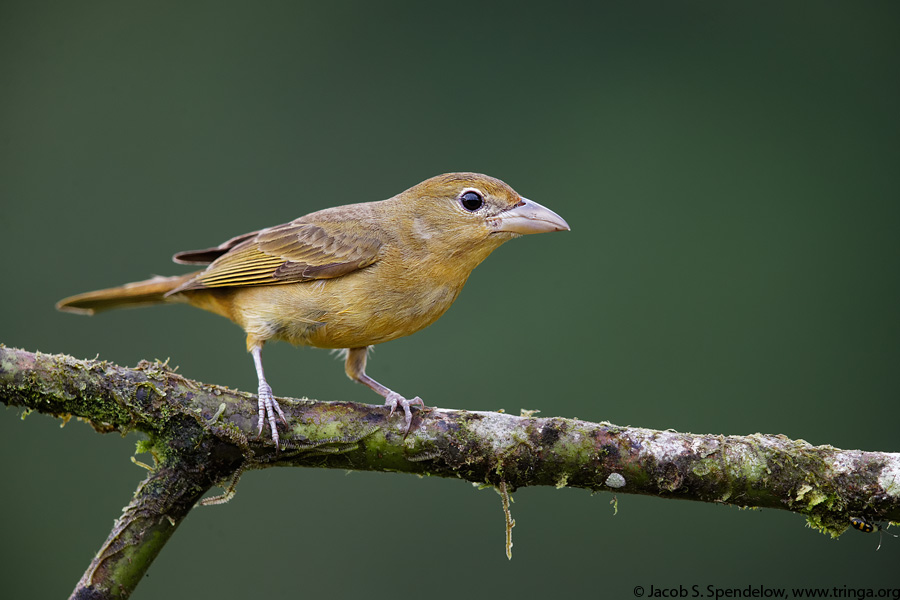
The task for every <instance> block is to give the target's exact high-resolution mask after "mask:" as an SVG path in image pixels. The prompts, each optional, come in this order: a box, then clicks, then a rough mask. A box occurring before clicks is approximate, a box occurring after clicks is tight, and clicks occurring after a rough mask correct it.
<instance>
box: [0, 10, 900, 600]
mask: <svg viewBox="0 0 900 600" xmlns="http://www.w3.org/2000/svg"><path fill="white" fill-rule="evenodd" d="M550 6H551V5H550V3H542V4H535V5H529V4H527V3H503V4H494V3H485V2H475V3H466V2H453V3H438V2H432V3H424V2H423V3H385V2H377V3H376V2H344V3H322V2H320V3H307V2H256V3H249V2H248V3H235V2H190V3H186V2H153V3H136V2H122V1H116V2H57V3H36V2H35V3H32V2H11V1H9V0H7V1H6V2H4V3H3V4H2V6H0V89H2V92H0V126H2V130H0V202H2V216H0V236H2V238H0V239H2V256H3V259H2V261H0V281H2V283H0V285H2V288H3V293H2V295H0V342H3V343H5V344H7V345H9V346H17V347H22V348H26V349H29V350H41V351H43V352H63V353H69V354H72V355H74V356H76V357H83V358H92V357H94V356H95V355H98V354H99V356H100V357H101V358H103V359H107V360H110V361H114V362H116V363H119V364H123V365H134V364H136V363H137V362H138V361H139V360H141V359H153V358H160V359H165V358H167V357H168V358H170V359H171V364H173V365H178V366H179V368H180V369H179V372H180V373H182V374H184V375H186V376H189V377H192V378H196V379H200V380H203V381H207V382H214V383H219V384H225V385H229V386H233V387H237V388H241V389H245V390H254V389H255V385H256V383H255V374H254V370H253V365H252V361H251V359H250V357H249V356H248V355H247V354H246V352H245V350H244V343H243V335H242V332H241V331H240V330H239V329H238V328H237V327H235V326H233V325H231V324H229V323H227V322H226V321H224V320H222V319H221V318H219V317H215V316H212V315H209V314H206V313H203V312H200V311H197V310H195V309H192V308H190V307H186V306H172V307H158V308H154V309H142V310H139V311H120V312H113V313H107V314H103V315H100V316H97V317H94V318H83V317H76V316H72V315H67V314H61V313H57V312H55V311H54V310H53V304H54V302H56V300H58V299H59V298H62V297H64V296H67V295H70V294H74V293H77V292H82V291H87V290H92V289H96V288H101V287H107V286H110V285H116V284H120V283H124V282H127V281H134V280H138V279H143V278H145V277H147V276H149V275H151V274H164V275H169V274H176V273H181V272H185V268H183V267H180V266H178V265H173V264H171V263H170V262H169V257H170V256H171V254H173V253H174V252H176V251H179V250H186V249H194V248H202V247H207V246H210V245H214V244H217V243H219V242H221V241H223V240H225V239H227V238H229V237H231V236H233V235H236V234H239V233H243V232H245V231H250V230H253V229H257V228H260V227H265V226H269V225H275V224H278V223H282V222H285V221H289V220H291V219H293V218H295V217H297V216H300V215H302V214H305V213H307V212H311V211H313V210H317V209H320V208H324V207H328V206H333V205H338V204H344V203H349V202H360V201H367V200H379V199H383V198H387V197H389V196H392V195H394V194H395V193H398V192H400V191H402V190H404V189H406V188H407V187H409V186H411V185H413V184H415V183H417V182H419V181H421V180H423V179H425V178H427V177H430V176H432V175H435V174H438V173H442V172H447V171H457V170H472V171H480V172H484V173H488V174H491V175H494V176H496V177H499V178H501V179H504V180H505V181H507V182H508V183H510V184H511V185H512V186H513V187H514V188H515V189H516V190H517V191H519V192H520V193H521V194H523V195H525V196H527V197H529V198H532V199H534V200H537V201H538V202H541V203H543V204H545V205H547V206H549V207H551V208H552V209H554V210H555V211H556V212H558V213H559V214H561V215H562V216H563V217H564V218H566V220H568V222H569V223H570V225H571V226H572V231H571V232H570V233H557V234H552V235H542V236H533V237H526V238H524V239H520V240H515V241H513V242H511V243H509V244H507V245H505V246H503V247H502V248H500V249H499V250H498V251H497V252H495V253H494V255H493V256H491V257H490V258H489V259H488V260H487V261H486V262H485V263H484V264H483V265H482V266H481V267H479V268H478V269H477V270H476V271H475V272H474V273H473V275H472V277H471V279H470V280H469V283H468V285H467V286H466V290H465V291H464V292H463V293H462V295H461V296H460V298H459V299H458V300H457V302H456V304H455V305H454V306H453V308H452V309H451V310H450V311H449V312H448V313H447V314H446V315H445V316H444V317H443V318H442V319H441V320H439V321H438V322H437V323H436V324H435V325H433V326H432V327H430V328H428V329H426V330H424V331H422V332H420V333H418V334H416V335H415V336H412V337H409V338H405V339H402V340H398V341H395V342H392V343H389V344H386V345H384V346H381V347H379V348H377V350H376V352H375V354H374V355H373V357H372V358H371V360H370V363H369V372H370V373H371V374H372V375H373V376H374V377H376V378H377V379H378V380H380V381H382V382H384V383H385V384H387V385H389V386H391V387H393V388H394V389H396V390H398V391H399V392H401V393H404V394H407V395H415V394H418V395H421V396H422V398H424V399H425V401H426V402H427V403H428V404H429V405H437V406H441V407H451V408H465V409H498V408H504V409H506V410H507V411H508V412H518V410H519V409H520V408H523V407H524V408H530V409H540V410H541V411H542V412H541V415H542V416H565V417H576V416H577V417H579V418H582V419H587V420H592V421H600V420H609V421H611V422H613V423H616V424H621V425H628V424H631V425H639V426H645V427H652V428H659V429H665V428H674V429H677V430H679V431H693V432H713V433H722V434H749V433H754V432H757V431H759V432H764V433H771V434H779V433H780V434H785V435H787V436H790V437H793V438H803V439H805V440H808V441H809V442H812V443H814V444H832V445H834V446H837V447H841V448H862V449H866V450H880V451H898V450H900V444H898V421H897V417H898V412H900V409H898V404H897V399H898V391H900V312H898V307H900V195H898V189H900V185H898V184H900V35H898V31H900V7H898V4H897V3H895V2H840V3H826V2H814V3H813V2H807V3H798V2H777V3H772V4H761V3H713V2H709V3H706V2H663V3H645V2H629V3H599V2H597V3H556V4H555V5H554V6H553V8H550ZM265 360H266V368H267V374H268V375H269V380H270V382H271V383H272V385H273V387H274V388H275V391H276V393H277V394H280V395H286V396H294V397H300V396H304V395H305V396H308V397H310V398H318V399H322V400H338V399H340V400H356V401H360V402H376V401H378V400H379V399H378V398H377V397H376V396H375V395H374V394H372V393H371V392H370V391H368V390H367V389H365V388H364V387H362V386H359V385H356V384H353V383H351V382H350V381H349V380H347V379H346V377H345V376H344V374H343V369H342V366H341V364H340V363H338V362H337V361H335V359H334V358H333V357H332V356H330V355H329V353H327V352H325V351H322V350H316V349H308V348H292V347H290V346H288V345H285V344H274V345H270V346H268V347H267V348H266V352H265ZM19 413H20V411H19V410H5V411H0V417H2V418H0V477H2V493H0V524H2V531H3V541H2V542H0V595H2V596H3V597H6V598H22V597H34V598H51V597H55V598H60V597H65V596H66V595H68V593H69V592H70V591H71V589H72V587H73V586H74V584H75V582H76V581H77V580H78V578H79V577H80V575H81V573H82V572H83V570H84V568H85V567H86V566H87V564H88V562H89V561H90V559H91V557H92V556H93V553H94V552H95V551H96V550H97V549H98V548H99V546H100V544H101V543H102V541H103V540H104V539H105V537H106V535H107V533H108V531H109V529H110V526H111V525H112V522H113V519H114V518H116V517H117V516H118V515H119V514H120V509H121V507H123V506H124V505H125V504H126V503H127V502H128V500H129V498H130V496H131V493H132V492H133V490H134V488H135V487H136V485H137V483H138V481H139V480H140V479H141V478H142V477H143V476H144V472H143V471H142V470H141V469H139V468H138V467H136V466H134V465H132V464H131V462H130V461H129V457H130V456H131V454H132V452H133V449H134V444H135V441H136V439H137V437H136V436H133V435H132V436H128V437H126V438H124V439H123V438H120V437H119V436H117V435H106V436H101V435H98V434H96V433H94V432H93V431H92V430H91V429H90V428H89V427H87V426H86V425H84V424H82V423H77V422H72V423H70V424H69V425H68V426H66V427H65V428H64V429H60V428H59V422H58V421H56V420H53V419H50V418H47V417H44V416H39V415H32V416H30V417H28V418H27V419H25V420H24V421H21V420H20V419H19V418H18V415H19ZM139 458H142V459H144V460H146V458H147V457H146V456H143V457H139ZM611 499H612V496H611V495H610V494H605V493H604V494H598V495H594V496H591V495H590V494H588V493H587V492H584V491H581V490H570V489H564V490H555V489H523V490H520V491H519V492H517V493H516V494H515V500H516V503H515V504H514V505H513V516H514V518H515V519H516V521H517V523H518V525H517V527H516V529H515V531H514V542H515V548H514V557H513V560H512V562H508V561H507V559H506V557H505V555H504V549H503V543H504V524H503V515H502V513H501V510H500V499H499V497H498V496H497V495H496V494H494V493H493V492H492V491H480V492H479V491H476V490H475V489H474V488H473V487H472V486H470V485H469V484H467V483H464V482H460V481H451V480H441V479H418V478H416V477H412V476H405V475H389V474H373V473H349V474H347V473H344V472H339V471H324V470H312V469H310V470H299V469H269V470H265V471H256V472H251V473H249V474H248V475H246V476H245V477H244V479H243V480H242V481H241V484H240V486H239V488H238V494H237V496H236V497H235V498H234V500H232V501H231V502H230V503H229V504H227V505H224V506H217V507H208V508H201V509H198V510H195V511H194V512H193V513H192V514H191V515H190V516H189V518H188V519H187V520H186V521H185V523H184V524H183V525H182V526H181V528H180V529H179V530H178V532H177V533H176V534H175V536H174V537H173V538H172V540H171V542H170V543H169V545H168V546H167V547H166V548H165V550H164V551H163V553H162V554H161V555H160V557H159V558H158V559H157V561H156V562H155V563H154V564H153V566H152V568H151V569H150V571H149V573H148V575H147V577H146V579H145V580H144V582H143V583H142V584H141V586H140V587H139V588H138V590H137V592H136V594H135V596H134V597H135V598H159V597H165V598H194V597H217V598H246V597H250V596H255V595H267V596H272V597H308V598H316V597H318V598H321V597H326V596H327V597H349V596H351V595H352V596H355V597H376V598H377V597H385V598H386V597H405V596H413V595H415V596H418V597H431V598H458V597H487V596H496V595H497V594H501V593H502V594H503V595H504V596H506V595H509V596H513V595H514V596H519V597H533V596H537V595H544V594H550V593H556V592H564V593H566V594H579V595H581V597H588V598H597V597H610V598H620V599H624V598H632V597H633V594H632V590H633V588H634V587H635V586H638V585H640V586H644V588H645V589H646V590H649V588H650V585H653V586H655V587H657V588H659V587H672V586H676V587H677V586H678V585H682V586H684V587H686V588H690V587H691V586H692V585H698V586H700V588H701V590H702V591H704V592H705V586H707V585H717V586H721V587H741V588H743V587H746V586H747V585H748V584H749V585H765V586H773V587H774V586H788V587H790V586H808V585H815V586H823V587H824V586H839V587H843V586H845V585H846V586H849V587H859V586H870V587H876V588H877V587H893V588H897V587H900V585H898V583H900V578H898V577H897V575H896V572H897V571H896V566H897V563H898V557H900V540H895V539H893V538H888V537H885V539H884V545H883V547H882V548H881V550H880V551H878V552H876V551H875V547H876V545H877V544H878V538H877V534H876V535H869V536H866V535H863V534H860V533H857V532H854V531H849V532H848V533H847V534H845V535H844V536H843V537H841V538H840V539H839V540H838V541H832V540H831V539H829V538H827V537H825V536H823V535H820V534H819V533H817V532H815V531H813V530H811V529H808V528H806V527H805V523H804V520H803V518H802V517H800V516H797V515H794V514H791V513H788V512H783V511H777V510H766V511H740V510H737V509H735V508H732V507H723V506H715V505H708V504H699V503H691V502H676V501H671V500H669V501H664V500H658V499H655V498H645V497H634V496H626V495H620V496H619V497H618V514H616V515H614V514H613V509H612V507H611V506H610V503H609V502H610V500H611Z"/></svg>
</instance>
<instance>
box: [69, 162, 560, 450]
mask: <svg viewBox="0 0 900 600" xmlns="http://www.w3.org/2000/svg"><path fill="white" fill-rule="evenodd" d="M568 229H569V226H568V224H567V223H566V222H565V221H564V220H563V219H562V218H561V217H560V216H559V215H557V214H556V213H554V212H553V211H551V210H549V209H547V208H545V207H543V206H541V205H540V204H538V203H537V202H532V201H531V200H526V199H525V198H523V197H521V196H520V195H519V194H517V193H516V192H515V191H514V190H513V189H512V188H511V187H509V186H508V185H506V184H505V183H504V182H502V181H500V180H499V179H494V178H493V177H488V176H487V175H480V174H477V173H448V174H446V175H439V176H437V177H433V178H431V179H428V180H426V181H423V182H422V183H420V184H418V185H416V186H414V187H412V188H410V189H408V190H406V191H405V192H403V193H401V194H398V195H397V196H394V197H393V198H390V199H388V200H382V201H380V202H368V203H364V204H349V205H347V206H336V207H334V208H327V209H325V210H320V211H318V212H314V213H310V214H308V215H306V216H304V217H300V218H299V219H295V220H294V221H291V222H290V223H286V224H284V225H277V226H275V227H270V228H268V229H261V230H259V231H254V232H251V233H246V234H244V235H240V236H237V237H235V238H232V239H230V240H228V241H227V242H225V243H223V244H221V245H219V246H216V247H215V248H209V249H206V250H196V251H189V252H180V253H178V254H176V255H175V257H174V260H175V262H178V263H187V264H205V265H208V266H207V267H206V268H205V269H203V270H202V271H197V272H194V273H188V274H186V275H180V276H175V277H155V278H153V279H148V280H146V281H140V282H137V283H129V284H126V285H123V286H120V287H115V288H110V289H105V290H99V291H96V292H88V293H85V294H79V295H77V296H72V297H70V298H66V299H64V300H61V301H60V302H59V303H58V304H57V308H58V309H60V310H65V311H71V312H77V313H82V314H93V313H95V312H99V311H102V310H107V309H110V308H118V307H125V306H138V305H144V304H157V303H163V302H187V303H189V304H192V305H193V306H196V307H198V308H202V309H205V310H208V311H211V312H214V313H216V314H219V315H222V316H223V317H227V318H229V319H231V320H232V321H234V322H235V323H237V324H238V325H240V326H241V327H242V328H243V329H244V331H245V332H246V333H247V349H248V351H249V352H250V354H251V355H252V356H253V362H254V364H255V365H256V374H257V376H258V377H259V433H260V434H262V430H263V427H264V425H265V423H266V422H267V421H268V423H269V426H270V428H271V430H272V438H273V440H274V441H275V444H276V445H278V427H277V423H276V415H277V416H279V417H280V418H281V419H282V421H285V422H286V418H285V415H284V412H283V411H282V410H281V407H280V406H279V405H278V402H277V401H276V400H275V397H274V396H273V394H272V388H271V387H270V386H269V384H268V383H267V382H266V378H265V375H264V374H263V367H262V358H261V351H262V347H263V344H265V342H267V341H269V340H285V341H288V342H290V343H292V344H295V345H304V346H316V347H318V348H339V349H344V350H345V352H346V363H345V367H344V368H345V371H346V373H347V375H348V376H349V377H350V379H353V380H354V381H358V382H360V383H362V384H364V385H366V386H368V387H369V388H371V389H372V390H374V391H375V392H377V393H378V394H380V395H381V396H382V397H384V398H385V406H390V407H391V414H393V413H394V410H396V409H398V408H402V409H403V412H404V416H405V422H406V431H407V432H408V431H409V427H410V424H411V422H412V413H411V411H410V406H411V405H419V406H423V407H424V403H423V402H422V400H421V399H420V398H418V397H416V398H413V399H412V400H407V399H406V398H404V397H403V396H401V395H400V394H398V393H397V392H394V391H393V390H390V389H388V388H387V387H385V386H383V385H381V384H380V383H378V382H377V381H375V380H374V379H372V378H371V377H369V376H368V375H366V356H367V352H368V349H369V347H370V346H372V345H374V344H380V343H382V342H387V341H389V340H393V339H395V338H398V337H402V336H405V335H409V334H411V333H415V332H416V331H418V330H420V329H422V328H423V327H426V326H428V325H430V324H431V323H433V322H434V321H435V320H437V318H438V317H440V316H441V315H442V314H443V313H444V311H446V310H447V309H448V308H449V307H450V305H451V304H453V301H454V300H455V299H456V296H457V295H458V294H459V292H460V290H462V287H463V285H464V284H465V283H466V279H468V277H469V274H470V273H471V272H472V269H474V268H475V267H476V266H478V264H479V263H480V262H481V261H483V260H484V259H485V258H487V256H488V255H489V254H490V253H491V252H492V251H493V250H494V249H495V248H497V247H498V246H500V244H502V243H503V242H505V241H507V240H510V239H512V238H514V237H518V236H519V235H521V234H527V233H542V232H547V231H562V230H568Z"/></svg>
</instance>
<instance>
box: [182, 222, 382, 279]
mask: <svg viewBox="0 0 900 600" xmlns="http://www.w3.org/2000/svg"><path fill="white" fill-rule="evenodd" d="M346 229H347V228H346V227H341V223H336V222H325V223H307V222H301V221H299V220H298V221H293V222H291V223H286V224H285V225H278V226H276V227H271V228H269V229H263V230H261V231H259V232H256V233H255V234H245V235H243V236H238V237H236V238H233V239H232V240H229V241H228V242H225V244H222V246H219V247H217V248H210V249H209V250H198V251H193V252H182V253H180V254H176V255H175V256H176V257H178V258H180V259H181V260H182V261H183V262H188V261H189V260H198V258H203V257H211V256H213V255H214V254H215V253H216V252H220V253H221V254H220V255H219V256H218V258H215V260H213V262H212V264H210V265H209V267H207V268H206V270H204V271H201V272H200V273H198V274H197V276H196V277H195V278H194V279H192V280H190V281H188V282H187V283H185V284H184V285H182V286H181V287H179V288H178V289H176V290H173V292H172V293H176V292H181V291H184V290H192V289H203V288H215V287H233V286H249V285H279V284H284V283H297V282H302V281H309V280H311V279H330V278H333V277H340V276H341V275H346V274H347V273H351V272H353V271H356V270H358V269H362V268H365V267H368V266H369V265H371V264H373V263H374V262H375V261H376V260H377V259H378V252H379V250H380V249H381V247H382V242H381V241H380V240H379V239H378V237H377V235H375V232H369V233H363V234H360V233H350V232H348V231H346ZM250 236H252V237H250ZM229 244H230V246H229ZM223 250H224V252H222V251H223Z"/></svg>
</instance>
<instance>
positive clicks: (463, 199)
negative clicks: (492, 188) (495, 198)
mask: <svg viewBox="0 0 900 600" xmlns="http://www.w3.org/2000/svg"><path fill="white" fill-rule="evenodd" d="M459 203H460V204H462V206H463V208H464V209H466V210H467V211H469V212H475V211H476V210H478V209H479V208H481V207H482V206H484V198H482V197H481V194H479V193H478V192H472V191H469V192H466V193H465V194H463V195H462V196H460V197H459Z"/></svg>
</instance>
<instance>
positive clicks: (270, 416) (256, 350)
mask: <svg viewBox="0 0 900 600" xmlns="http://www.w3.org/2000/svg"><path fill="white" fill-rule="evenodd" d="M250 354H252V355H253V364H255V365H256V376H257V377H258V378H259V435H262V430H263V427H264V426H265V424H266V421H267V420H268V422H269V427H270V428H271V429H272V440H273V441H274V442H275V445H276V446H278V423H277V422H276V421H275V413H276V412H277V413H278V416H279V417H281V420H282V422H283V423H284V424H285V425H287V417H285V416H284V411H282V410H281V407H280V406H278V401H277V400H275V396H274V394H272V387H271V386H270V385H269V384H268V382H267V381H266V375H265V373H263V366H262V344H255V345H253V346H251V347H250Z"/></svg>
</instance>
